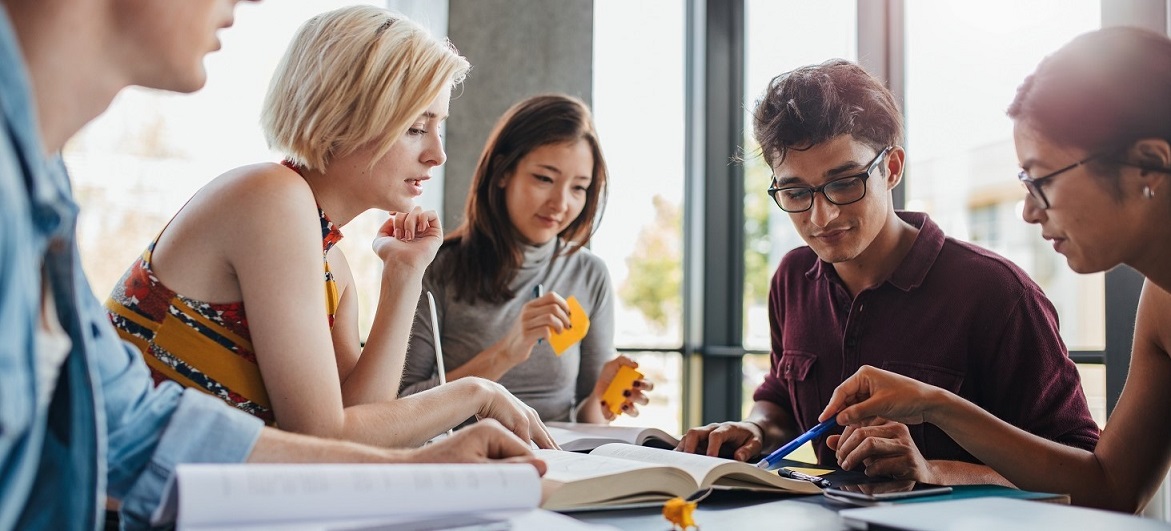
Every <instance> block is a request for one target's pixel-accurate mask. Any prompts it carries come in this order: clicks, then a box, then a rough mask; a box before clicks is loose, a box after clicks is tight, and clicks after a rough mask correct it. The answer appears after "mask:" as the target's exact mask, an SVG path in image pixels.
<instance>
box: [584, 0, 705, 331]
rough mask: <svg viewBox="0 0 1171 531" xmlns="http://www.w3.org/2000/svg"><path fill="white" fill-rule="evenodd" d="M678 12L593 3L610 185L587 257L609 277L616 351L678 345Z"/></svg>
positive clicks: (610, 0)
mask: <svg viewBox="0 0 1171 531" xmlns="http://www.w3.org/2000/svg"><path fill="white" fill-rule="evenodd" d="M683 8H684V5H683V3H682V2H654V1H649V0H647V1H629V0H599V1H597V2H595V3H594V32H595V35H596V37H595V39H594V101H593V108H594V117H595V121H596V122H597V127H598V134H599V136H600V137H601V141H602V148H603V150H604V152H605V155H606V163H607V164H608V166H609V171H610V177H611V180H610V190H609V203H608V204H607V206H606V213H605V216H604V218H603V219H602V224H601V226H600V227H599V228H598V230H597V233H596V234H595V235H594V238H593V240H591V243H590V247H591V249H592V250H593V252H594V253H596V254H597V255H598V256H601V257H602V258H603V259H605V261H606V265H607V267H608V268H609V269H610V276H611V278H612V279H613V283H614V287H615V290H616V291H617V295H618V297H617V302H618V304H617V305H616V308H615V311H616V317H617V318H616V319H615V321H616V323H615V324H616V332H617V335H616V337H615V341H616V342H617V344H618V345H619V346H622V347H631V348H638V347H656V348H679V347H680V345H681V344H682V343H683V332H682V326H681V325H682V315H683V313H682V298H683V297H682V295H683V288H682V286H683V218H682V206H683V163H684V156H683V145H684V140H685V138H684V128H683V124H684V122H683V109H684V106H683V96H684V91H683V88H684V46H683V45H684V38H683V30H684V15H685V12H684V9H683ZM648 87H653V90H651V89H649V88H648Z"/></svg>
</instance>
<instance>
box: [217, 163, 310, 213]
mask: <svg viewBox="0 0 1171 531" xmlns="http://www.w3.org/2000/svg"><path fill="white" fill-rule="evenodd" d="M205 190H206V191H208V192H210V193H211V195H213V196H215V199H216V201H217V203H219V204H221V205H230V208H243V207H249V208H251V209H255V208H257V207H264V208H271V207H275V208H281V207H282V206H284V205H290V206H291V205H295V206H296V207H297V208H304V207H305V206H306V205H309V206H313V205H316V201H315V200H314V198H313V190H312V189H310V188H309V184H308V183H306V182H305V179H303V178H301V176H300V175H298V174H297V172H295V171H293V170H291V169H289V168H287V167H285V166H282V165H280V164H277V163H272V162H265V163H259V164H250V165H248V166H241V167H239V168H235V169H232V170H228V171H227V172H225V173H223V174H222V175H220V176H219V177H216V178H215V179H214V180H213V181H212V182H211V183H209V184H208V186H207V188H206V189H205Z"/></svg>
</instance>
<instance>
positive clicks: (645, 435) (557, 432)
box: [545, 422, 679, 452]
mask: <svg viewBox="0 0 1171 531" xmlns="http://www.w3.org/2000/svg"><path fill="white" fill-rule="evenodd" d="M545 427H546V428H547V429H548V430H549V435H551V436H552V437H553V440H554V441H557V446H560V447H561V449H562V450H565V451H568V452H583V451H589V450H593V449H594V448H597V447H599V446H601V445H603V444H609V443H626V444H637V445H639V446H651V447H654V448H664V449H667V450H671V449H674V448H675V447H676V446H678V445H679V438H678V437H675V436H674V435H671V434H669V433H667V432H665V431H663V430H660V429H658V428H640V427H632V426H608V425H605V424H589V423H579V422H546V423H545Z"/></svg>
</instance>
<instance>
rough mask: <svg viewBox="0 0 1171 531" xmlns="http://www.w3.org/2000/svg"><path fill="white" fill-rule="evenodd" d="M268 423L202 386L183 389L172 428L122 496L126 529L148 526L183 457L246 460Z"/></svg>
mask: <svg viewBox="0 0 1171 531" xmlns="http://www.w3.org/2000/svg"><path fill="white" fill-rule="evenodd" d="M263 428H264V423H263V422H261V420H260V419H258V418H256V417H253V416H252V415H249V414H247V413H244V412H242V411H239V410H237V409H234V408H232V407H231V406H228V405H227V404H225V403H224V402H223V401H222V400H220V399H218V398H215V397H212V396H208V395H206V394H203V393H201V392H199V391H195V390H191V389H188V390H186V391H184V393H183V396H182V398H181V399H180V402H179V407H178V408H176V409H175V412H174V414H173V415H172V416H171V420H170V422H169V423H168V424H167V429H166V431H165V432H163V437H162V439H161V440H160V441H159V445H158V447H157V448H156V450H155V452H154V455H152V457H151V460H150V462H149V463H148V464H147V466H146V468H145V469H143V472H142V475H141V476H139V478H138V480H137V481H135V483H134V485H133V486H132V487H131V488H130V491H129V492H128V493H127V494H126V497H125V498H124V499H123V500H122V515H121V516H122V526H123V528H124V529H145V528H148V527H150V525H151V524H155V525H158V524H165V523H170V521H173V518H174V514H173V513H172V514H170V515H169V518H166V519H165V520H166V521H164V522H151V516H152V513H154V512H155V509H156V508H157V507H158V506H159V502H160V500H161V499H162V498H163V495H164V494H165V492H166V489H168V488H169V484H168V482H169V481H170V480H171V476H172V475H173V474H174V472H175V466H176V465H178V464H180V463H183V464H186V463H241V462H243V461H244V460H246V459H247V458H248V455H249V454H250V453H252V446H253V445H254V444H256V440H257V439H258V438H259V437H260V431H261V429H263Z"/></svg>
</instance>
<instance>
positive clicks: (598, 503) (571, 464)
mask: <svg viewBox="0 0 1171 531" xmlns="http://www.w3.org/2000/svg"><path fill="white" fill-rule="evenodd" d="M536 454H537V457H540V458H541V459H543V460H544V461H545V463H546V464H548V465H549V470H548V472H546V473H545V477H544V479H543V483H544V489H545V495H544V496H545V501H544V502H543V503H542V504H541V507H542V508H545V509H550V510H554V511H573V510H581V509H596V508H603V507H619V506H633V505H649V504H655V503H662V502H664V501H666V500H669V499H671V498H674V497H683V498H686V497H687V496H690V495H691V494H692V493H694V492H695V491H697V490H700V489H705V488H708V487H713V488H717V489H745V490H755V491H767V492H777V493H792V494H817V493H820V492H821V489H820V488H818V487H817V486H816V485H814V484H812V483H809V482H806V481H800V480H796V479H789V478H784V477H781V476H779V475H777V473H776V472H770V471H766V470H762V469H759V468H756V467H755V466H753V465H751V464H748V463H742V462H739V461H733V460H730V459H722V458H719V457H708V456H705V455H696V454H687V453H683V452H674V451H671V450H661V449H658V448H647V447H645V446H634V445H631V444H605V445H602V446H599V447H597V448H595V449H594V451H592V452H590V453H588V454H579V453H574V452H564V451H557V450H536Z"/></svg>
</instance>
